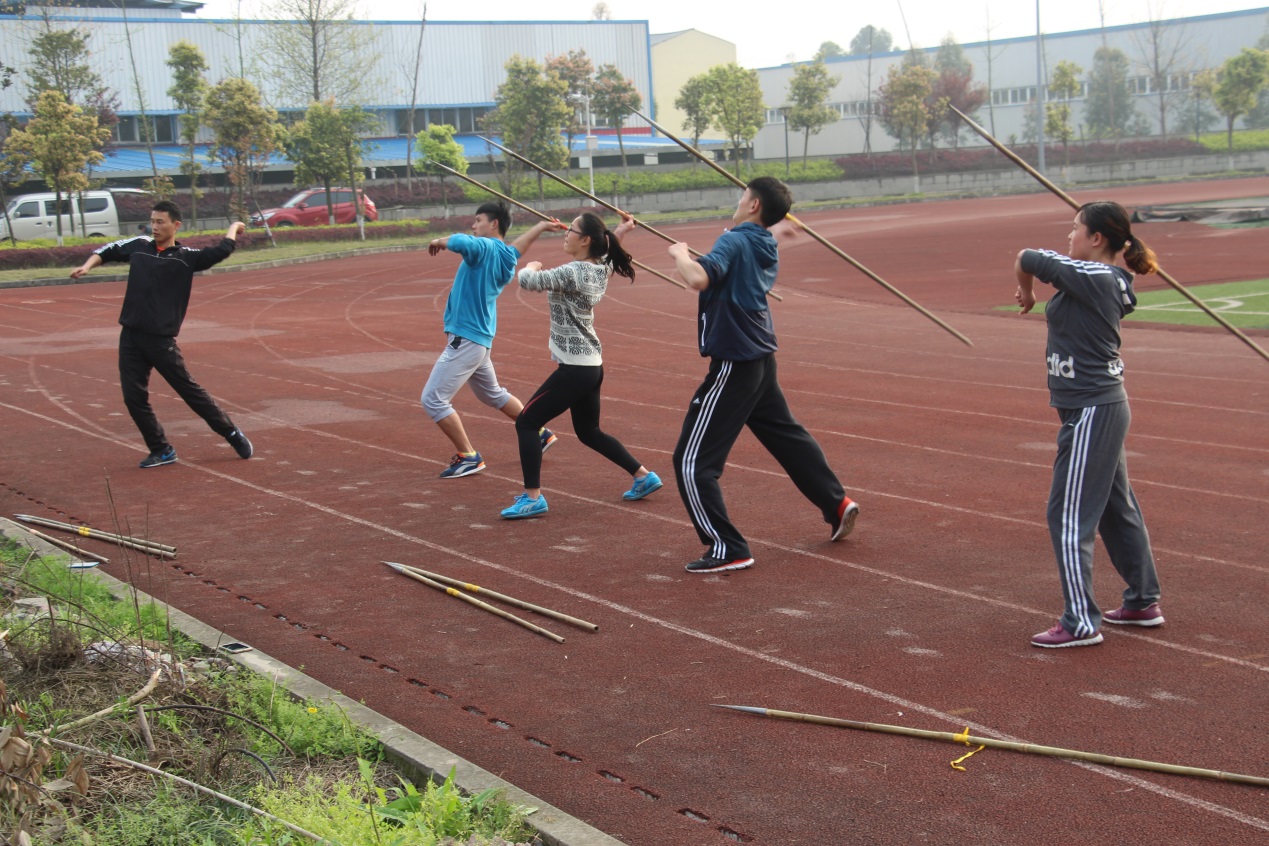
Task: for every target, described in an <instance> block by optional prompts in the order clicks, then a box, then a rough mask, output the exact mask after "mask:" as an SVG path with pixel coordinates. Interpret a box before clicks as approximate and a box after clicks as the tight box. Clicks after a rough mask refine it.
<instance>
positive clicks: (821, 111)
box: [785, 58, 841, 167]
mask: <svg viewBox="0 0 1269 846" xmlns="http://www.w3.org/2000/svg"><path fill="white" fill-rule="evenodd" d="M840 81H841V77H840V76H833V75H831V74H829V72H828V68H827V67H826V66H825V65H824V60H823V59H822V58H821V59H816V60H815V61H813V62H807V63H805V64H801V65H798V66H797V67H795V68H794V69H793V78H792V79H790V80H789V109H788V112H787V113H786V115H785V121H786V122H787V123H788V125H789V129H792V130H793V131H794V132H801V133H803V136H802V166H803V167H806V156H807V151H808V149H809V148H810V146H811V136H812V135H818V134H819V133H820V130H822V129H823V128H824V127H826V126H828V125H829V124H830V123H835V122H836V121H837V120H839V119H840V118H841V114H840V113H839V112H838V111H837V109H833V108H830V107H829V106H828V95H829V94H831V93H832V91H833V87H834V86H836V85H837V83H838V82H840Z"/></svg>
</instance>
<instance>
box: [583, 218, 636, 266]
mask: <svg viewBox="0 0 1269 846" xmlns="http://www.w3.org/2000/svg"><path fill="white" fill-rule="evenodd" d="M578 220H580V221H581V226H580V227H579V234H581V235H582V236H584V237H586V238H589V239H590V250H589V257H590V258H592V259H603V262H604V266H605V267H607V268H608V269H609V270H610V271H611V272H613V273H615V274H617V275H618V276H624V277H626V278H627V279H629V280H630V281H631V282H633V281H634V277H635V271H634V259H633V258H631V257H630V253H628V252H626V251H625V249H624V248H623V247H622V246H621V239H620V238H618V237H617V236H616V235H614V234H613V233H612V232H611V231H610V230H609V229H608V227H607V226H605V225H604V221H603V218H601V217H600V216H599V215H597V214H595V213H594V212H589V211H588V212H582V214H581V216H580V217H579V218H578Z"/></svg>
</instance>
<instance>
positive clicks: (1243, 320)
mask: <svg viewBox="0 0 1269 846" xmlns="http://www.w3.org/2000/svg"><path fill="white" fill-rule="evenodd" d="M1185 287H1186V290H1187V291H1189V292H1190V293H1192V294H1194V296H1196V297H1198V298H1199V299H1200V300H1202V301H1203V304H1204V305H1206V306H1207V307H1208V308H1210V309H1211V310H1212V311H1214V312H1216V313H1217V314H1219V315H1220V316H1221V317H1223V318H1225V320H1226V321H1227V322H1228V323H1229V324H1230V325H1231V326H1235V327H1237V328H1239V329H1269V279H1253V280H1250V281H1247V282H1222V283H1220V284H1216V285H1186V286H1185ZM1046 304H1047V303H1045V302H1038V303H1036V304H1035V309H1034V312H1035V313H1036V314H1043V313H1044V307H1045V305H1046ZM997 310H998V311H1017V310H1018V307H1017V306H1016V305H1007V306H997ZM1125 320H1126V321H1131V322H1136V323H1171V324H1175V325H1179V326H1215V325H1217V324H1216V321H1214V320H1212V318H1211V317H1209V316H1208V315H1207V314H1206V313H1204V312H1203V311H1201V310H1200V309H1199V308H1198V307H1197V306H1195V305H1194V304H1193V303H1191V302H1190V301H1189V300H1187V299H1186V298H1185V297H1183V296H1181V295H1180V294H1178V293H1177V292H1176V291H1174V290H1172V289H1171V288H1167V289H1164V290H1161V291H1138V292H1137V310H1136V311H1134V312H1133V313H1132V314H1130V315H1128V317H1126V318H1125Z"/></svg>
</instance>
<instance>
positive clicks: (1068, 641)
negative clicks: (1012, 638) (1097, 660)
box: [1031, 623, 1102, 649]
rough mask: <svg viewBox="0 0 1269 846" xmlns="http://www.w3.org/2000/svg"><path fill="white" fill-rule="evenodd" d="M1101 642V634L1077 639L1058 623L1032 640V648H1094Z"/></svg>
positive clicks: (1094, 633)
mask: <svg viewBox="0 0 1269 846" xmlns="http://www.w3.org/2000/svg"><path fill="white" fill-rule="evenodd" d="M1101 642H1102V633H1101V632H1093V633H1092V634H1091V635H1085V636H1084V637H1076V636H1075V635H1073V634H1071V633H1070V632H1068V631H1067V630H1066V629H1064V628H1062V624H1061V623H1058V624H1057V625H1055V626H1054V627H1053V628H1051V629H1049V630H1048V631H1047V632H1040V633H1039V634H1038V635H1034V636H1032V638H1031V645H1032V646H1041V647H1044V648H1045V649H1062V648H1064V647H1067V646H1093V645H1094V644H1098V643H1101Z"/></svg>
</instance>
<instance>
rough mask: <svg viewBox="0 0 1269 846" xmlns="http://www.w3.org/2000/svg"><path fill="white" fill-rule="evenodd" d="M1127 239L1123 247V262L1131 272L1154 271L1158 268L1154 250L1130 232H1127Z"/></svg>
mask: <svg viewBox="0 0 1269 846" xmlns="http://www.w3.org/2000/svg"><path fill="white" fill-rule="evenodd" d="M1128 237H1129V239H1131V240H1129V241H1128V242H1127V244H1128V245H1127V247H1126V248H1125V249H1124V263H1125V264H1127V265H1128V269H1129V270H1131V271H1132V272H1133V273H1154V272H1155V271H1157V270H1158V269H1159V259H1158V257H1156V256H1155V254H1154V250H1152V249H1150V248H1149V247H1147V246H1146V245H1145V244H1143V243H1141V241H1140V240H1138V239H1137V238H1133V237H1132V233H1131V232H1130V233H1128Z"/></svg>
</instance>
